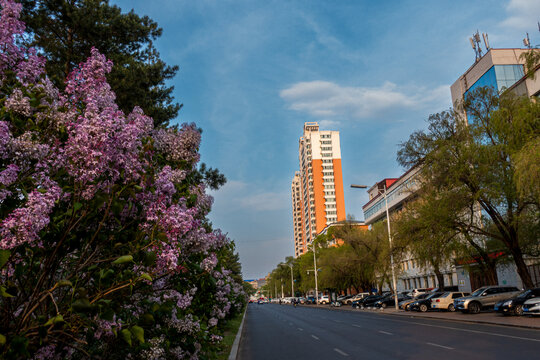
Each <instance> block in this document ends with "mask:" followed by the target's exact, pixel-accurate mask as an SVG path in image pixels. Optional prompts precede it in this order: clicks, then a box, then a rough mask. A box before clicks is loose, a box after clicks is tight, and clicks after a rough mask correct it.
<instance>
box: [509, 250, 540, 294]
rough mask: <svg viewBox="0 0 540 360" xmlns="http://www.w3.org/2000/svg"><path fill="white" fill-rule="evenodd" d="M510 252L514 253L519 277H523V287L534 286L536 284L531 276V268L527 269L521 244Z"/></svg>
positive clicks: (529, 287)
mask: <svg viewBox="0 0 540 360" xmlns="http://www.w3.org/2000/svg"><path fill="white" fill-rule="evenodd" d="M510 252H511V253H512V257H513V258H514V262H515V264H516V268H517V272H518V274H519V277H520V278H521V282H522V283H523V287H524V288H526V289H531V288H533V287H534V284H533V281H532V278H531V274H530V273H529V269H527V264H525V261H524V260H523V253H522V252H521V249H520V248H519V246H513V247H512V248H511V249H510Z"/></svg>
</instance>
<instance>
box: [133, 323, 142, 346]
mask: <svg viewBox="0 0 540 360" xmlns="http://www.w3.org/2000/svg"><path fill="white" fill-rule="evenodd" d="M130 330H131V333H132V334H133V336H134V337H135V339H137V340H139V342H141V343H144V329H143V328H142V327H140V326H137V325H134V326H132V327H131V329H130Z"/></svg>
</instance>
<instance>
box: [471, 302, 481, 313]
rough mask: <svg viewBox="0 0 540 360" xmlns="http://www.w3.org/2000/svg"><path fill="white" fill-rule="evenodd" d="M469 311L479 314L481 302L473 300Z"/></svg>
mask: <svg viewBox="0 0 540 360" xmlns="http://www.w3.org/2000/svg"><path fill="white" fill-rule="evenodd" d="M469 312H470V313H471V314H478V313H479V312H480V304H478V303H477V302H473V303H470V304H469Z"/></svg>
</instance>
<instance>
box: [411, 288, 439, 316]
mask: <svg viewBox="0 0 540 360" xmlns="http://www.w3.org/2000/svg"><path fill="white" fill-rule="evenodd" d="M427 294H428V295H427V296H426V297H424V298H423V299H416V301H414V302H412V303H410V304H409V308H410V310H411V311H421V312H426V311H428V310H430V309H431V299H433V298H436V297H437V296H440V295H442V294H443V293H442V292H430V293H427Z"/></svg>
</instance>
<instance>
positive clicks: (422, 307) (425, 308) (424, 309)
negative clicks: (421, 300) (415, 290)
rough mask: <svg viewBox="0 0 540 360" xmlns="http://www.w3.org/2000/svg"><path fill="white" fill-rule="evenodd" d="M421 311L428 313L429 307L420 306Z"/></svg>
mask: <svg viewBox="0 0 540 360" xmlns="http://www.w3.org/2000/svg"><path fill="white" fill-rule="evenodd" d="M420 311H421V312H426V311H427V305H426V304H422V305H420Z"/></svg>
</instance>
